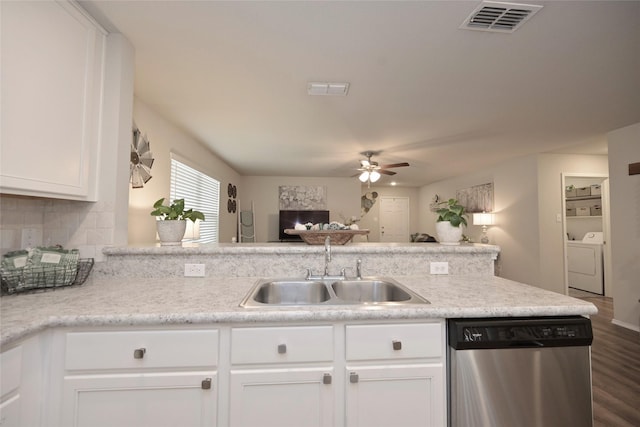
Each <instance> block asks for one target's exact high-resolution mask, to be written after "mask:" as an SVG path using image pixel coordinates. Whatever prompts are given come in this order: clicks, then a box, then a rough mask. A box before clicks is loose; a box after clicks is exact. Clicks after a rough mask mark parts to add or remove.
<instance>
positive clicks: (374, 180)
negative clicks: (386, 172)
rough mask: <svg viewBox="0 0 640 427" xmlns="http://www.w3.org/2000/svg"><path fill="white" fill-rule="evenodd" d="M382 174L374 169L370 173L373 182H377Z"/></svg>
mask: <svg viewBox="0 0 640 427" xmlns="http://www.w3.org/2000/svg"><path fill="white" fill-rule="evenodd" d="M380 176H381V175H380V174H379V173H378V172H377V171H372V172H371V173H370V174H369V179H370V180H371V182H376V181H377V180H379V179H380Z"/></svg>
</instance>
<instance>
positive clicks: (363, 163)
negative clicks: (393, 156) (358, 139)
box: [354, 151, 409, 186]
mask: <svg viewBox="0 0 640 427" xmlns="http://www.w3.org/2000/svg"><path fill="white" fill-rule="evenodd" d="M380 153H381V151H363V152H362V153H360V154H362V155H363V156H366V157H367V158H366V160H360V167H359V168H358V170H359V171H360V172H359V173H357V174H356V175H354V176H357V177H358V179H359V180H360V181H361V182H363V183H365V182H366V183H367V185H369V186H370V185H371V183H372V182H376V181H377V180H379V179H380V176H381V174H384V175H395V174H396V172H394V171H390V170H388V169H391V168H400V167H405V166H409V163H407V162H402V163H393V164H389V165H382V166H380V165H379V164H378V162H374V161H373V160H371V157H373V156H377V155H379V154H380Z"/></svg>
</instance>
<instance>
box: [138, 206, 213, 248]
mask: <svg viewBox="0 0 640 427" xmlns="http://www.w3.org/2000/svg"><path fill="white" fill-rule="evenodd" d="M163 203H164V198H162V199H159V200H157V201H156V202H155V203H154V204H153V208H154V209H153V210H152V211H151V216H155V217H156V218H157V219H158V221H156V227H157V230H158V237H160V245H162V246H177V245H181V244H182V239H183V238H184V232H185V231H186V229H187V222H186V220H188V219H190V220H191V221H193V222H196V220H201V221H204V214H203V213H202V212H199V211H194V210H193V209H188V210H185V209H184V199H176V200H174V201H173V203H171V204H170V205H164V204H163Z"/></svg>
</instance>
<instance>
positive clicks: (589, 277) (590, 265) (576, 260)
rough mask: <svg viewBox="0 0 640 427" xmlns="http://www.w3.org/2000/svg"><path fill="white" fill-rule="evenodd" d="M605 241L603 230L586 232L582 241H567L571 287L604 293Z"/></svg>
mask: <svg viewBox="0 0 640 427" xmlns="http://www.w3.org/2000/svg"><path fill="white" fill-rule="evenodd" d="M603 242H604V237H603V235H602V232H601V231H592V232H588V233H586V234H585V235H584V237H583V239H582V241H574V240H570V241H569V242H567V264H568V270H569V286H570V287H572V288H575V289H580V290H583V291H587V292H593V293H594V294H600V295H604V266H603V264H604V261H603V257H602V244H603Z"/></svg>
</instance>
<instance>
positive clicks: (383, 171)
mask: <svg viewBox="0 0 640 427" xmlns="http://www.w3.org/2000/svg"><path fill="white" fill-rule="evenodd" d="M378 172H379V173H382V174H385V175H395V174H396V172H394V171H388V170H386V169H380V170H378Z"/></svg>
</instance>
